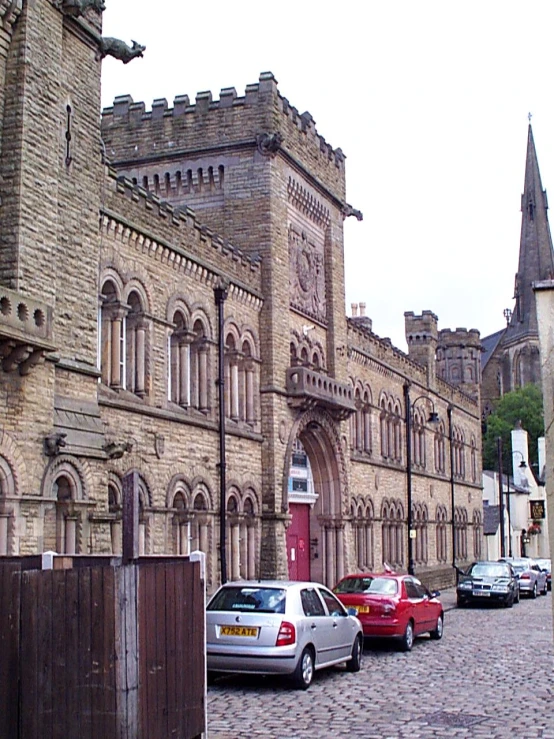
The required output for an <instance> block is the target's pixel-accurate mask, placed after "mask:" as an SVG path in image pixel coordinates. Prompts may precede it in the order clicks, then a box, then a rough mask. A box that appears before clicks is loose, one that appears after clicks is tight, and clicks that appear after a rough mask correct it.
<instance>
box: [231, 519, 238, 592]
mask: <svg viewBox="0 0 554 739" xmlns="http://www.w3.org/2000/svg"><path fill="white" fill-rule="evenodd" d="M231 578H232V579H233V580H237V579H239V578H240V526H239V521H238V519H236V518H235V519H234V520H233V521H232V523H231Z"/></svg>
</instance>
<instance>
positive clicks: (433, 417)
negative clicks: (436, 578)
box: [404, 382, 438, 575]
mask: <svg viewBox="0 0 554 739" xmlns="http://www.w3.org/2000/svg"><path fill="white" fill-rule="evenodd" d="M419 400H427V402H429V403H431V408H432V411H431V413H430V414H429V418H428V419H427V420H428V422H429V423H436V422H437V421H438V415H437V413H436V412H435V404H434V403H433V401H432V400H431V398H429V397H428V396H427V395H420V396H418V397H417V398H416V399H415V400H414V401H413V402H411V400H410V383H409V382H406V383H405V385H404V407H405V411H406V418H405V421H406V507H407V511H406V522H407V525H408V573H409V574H410V575H415V562H414V543H413V540H414V538H415V533H416V532H415V530H413V529H412V524H413V521H412V422H413V412H414V408H415V405H416V403H417V402H418V401H419Z"/></svg>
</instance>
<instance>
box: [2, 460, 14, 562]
mask: <svg viewBox="0 0 554 739" xmlns="http://www.w3.org/2000/svg"><path fill="white" fill-rule="evenodd" d="M8 495H15V482H14V476H13V472H12V470H11V467H10V465H9V464H8V462H7V460H6V459H4V457H2V456H0V556H2V555H6V554H10V553H11V544H12V538H13V537H12V525H11V524H12V516H11V515H10V514H9V512H8V510H7V509H6V508H5V506H4V505H3V504H2V500H3V499H4V500H5V499H6V498H7V497H8Z"/></svg>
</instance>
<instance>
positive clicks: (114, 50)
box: [100, 36, 146, 64]
mask: <svg viewBox="0 0 554 739" xmlns="http://www.w3.org/2000/svg"><path fill="white" fill-rule="evenodd" d="M132 43H133V46H132V47H131V46H129V45H128V44H126V43H125V41H121V40H120V39H118V38H110V37H107V36H102V38H101V39H100V59H103V58H104V57H105V56H113V57H114V59H120V60H121V61H122V62H123V64H127V63H128V62H130V61H131V59H134V58H135V57H136V56H142V54H143V51H144V50H145V49H146V46H142V45H141V44H137V42H136V41H133V42H132Z"/></svg>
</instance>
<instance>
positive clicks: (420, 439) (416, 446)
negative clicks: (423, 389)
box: [411, 411, 425, 468]
mask: <svg viewBox="0 0 554 739" xmlns="http://www.w3.org/2000/svg"><path fill="white" fill-rule="evenodd" d="M411 442H412V465H413V466H414V467H421V468H425V419H424V417H423V416H422V414H421V412H420V411H415V413H414V418H413V423H412V439H411Z"/></svg>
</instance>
